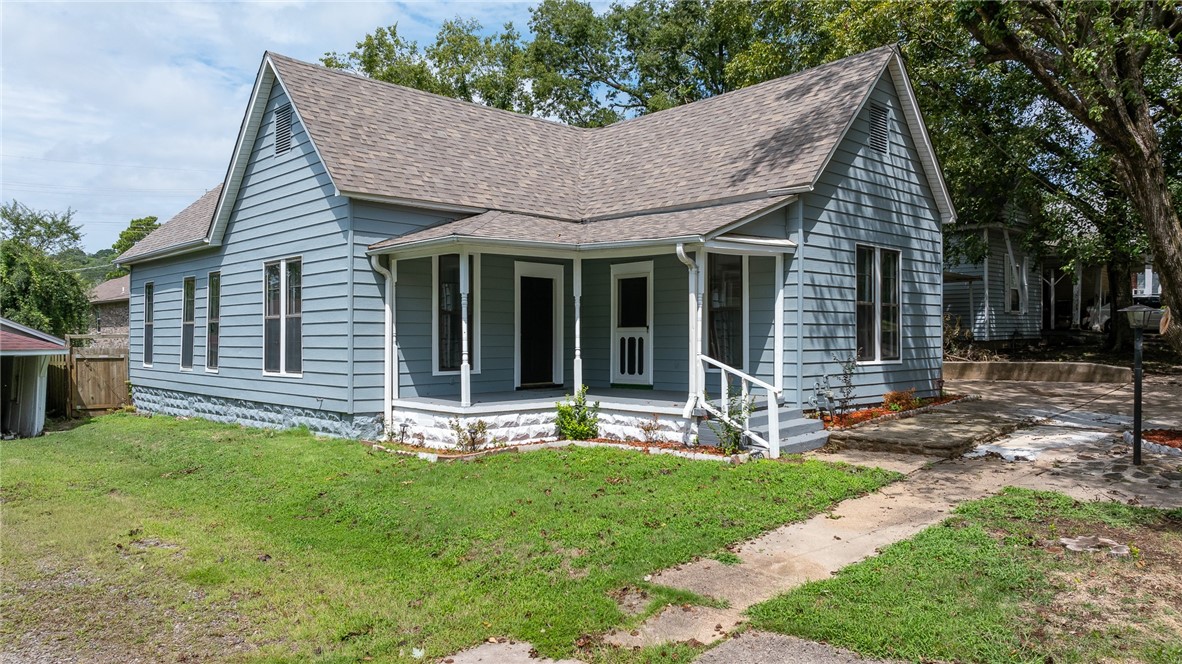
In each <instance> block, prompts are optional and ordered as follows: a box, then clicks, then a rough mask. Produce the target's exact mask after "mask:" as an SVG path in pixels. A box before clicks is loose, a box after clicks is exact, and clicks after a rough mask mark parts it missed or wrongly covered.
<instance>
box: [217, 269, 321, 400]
mask: <svg viewBox="0 0 1182 664" xmlns="http://www.w3.org/2000/svg"><path fill="white" fill-rule="evenodd" d="M291 262H298V263H299V264H300V338H301V345H302V340H303V322H304V295H303V293H304V290H303V280H304V257H303V256H288V257H286V258H279V259H276V260H266V261H263V345H262V350H263V353H262V355H261V356H260V358H261V359H262V365H263V375H264V376H267V377H268V378H303V377H304V372H303V371H302V370H301V371H300V372H298V373H293V372H290V371H287V264H288V263H291ZM271 263H276V264H278V265H279V371H267V265H269V264H271ZM219 332H220V330H219ZM219 356H220V352H219ZM300 358H301V360H300V366H301V367H302V366H303V349H302V348H301V349H300Z"/></svg>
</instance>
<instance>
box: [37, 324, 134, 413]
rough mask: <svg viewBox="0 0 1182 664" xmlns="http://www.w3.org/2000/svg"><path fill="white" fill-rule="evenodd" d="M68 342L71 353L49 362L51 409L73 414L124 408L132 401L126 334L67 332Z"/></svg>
mask: <svg viewBox="0 0 1182 664" xmlns="http://www.w3.org/2000/svg"><path fill="white" fill-rule="evenodd" d="M66 344H67V345H68V346H69V347H70V354H69V355H66V356H61V357H58V358H54V359H53V360H51V361H50V363H49V376H48V379H49V380H48V383H49V384H48V394H47V395H46V402H47V403H46V406H47V410H48V411H49V412H51V413H54V414H60V415H68V416H70V417H74V416H79V415H90V414H97V413H101V412H103V411H106V410H113V409H116V408H122V407H123V406H125V405H127V404H129V403H130V402H131V399H130V397H129V395H128V387H127V377H128V374H127V337H118V336H111V335H101V334H77V335H67V336H66Z"/></svg>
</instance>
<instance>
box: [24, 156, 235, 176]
mask: <svg viewBox="0 0 1182 664" xmlns="http://www.w3.org/2000/svg"><path fill="white" fill-rule="evenodd" d="M0 158H4V159H24V160H28V161H48V162H53V163H55V164H81V165H85V166H107V167H112V168H142V169H145V170H153V171H184V172H188V173H221V172H222V171H221V169H217V168H180V167H177V166H148V165H146V164H116V163H107V162H101V161H71V160H69V159H49V158H47V157H26V156H23V155H15V154H0Z"/></svg>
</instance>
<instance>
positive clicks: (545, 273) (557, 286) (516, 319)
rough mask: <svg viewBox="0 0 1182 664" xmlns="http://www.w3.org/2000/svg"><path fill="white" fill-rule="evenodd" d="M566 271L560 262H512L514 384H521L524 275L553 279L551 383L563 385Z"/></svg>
mask: <svg viewBox="0 0 1182 664" xmlns="http://www.w3.org/2000/svg"><path fill="white" fill-rule="evenodd" d="M565 274H566V269H565V267H564V266H562V265H560V264H557V263H529V262H525V261H514V262H513V385H514V386H515V387H520V386H521V328H522V323H521V278H522V277H536V278H539V279H550V280H552V281H553V282H554V316H553V318H554V321H553V334H554V358H553V361H552V362H553V364H552V365H551V366H552V369H551V382H553V383H554V384H555V385H562V384H563V379H564V374H563V360H564V359H565V357H566V339H565V338H564V337H563V333H564V327H563V322H564V320H565V319H566V311H565V309H564V308H563V293H565V292H566V291H565V284H564V282H563V279H564V277H565ZM576 389H577V388H576Z"/></svg>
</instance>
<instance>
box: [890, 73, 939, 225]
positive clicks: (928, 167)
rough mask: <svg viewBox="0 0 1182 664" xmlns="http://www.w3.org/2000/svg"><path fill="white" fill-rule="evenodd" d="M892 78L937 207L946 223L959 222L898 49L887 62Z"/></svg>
mask: <svg viewBox="0 0 1182 664" xmlns="http://www.w3.org/2000/svg"><path fill="white" fill-rule="evenodd" d="M887 66H888V68H889V69H890V72H891V78H892V79H893V81H892V82H893V83H894V84H895V94H896V95H898V97H899V100H900V101H901V102H902V105H903V116H904V117H906V118H907V126H908V127H909V128H910V129H911V137H912V140H914V141H915V147H916V150H918V151H919V160H920V162H921V163H922V164H923V168H924V173H925V174H926V175H927V176H928V186H929V187H931V189H932V194H933V195H934V196H935V197H936V207H938V208H939V209H940V213H941V215H942V216H943V218H944V219H943V222H944V223H945V224H952V223H955V222H956V208H954V207H953V205H952V195H951V194H950V193H949V192H948V183H947V182H945V181H944V171H943V169H941V168H940V159H939V157H938V156H936V149H935V147H933V146H932V138H931V136H930V135H929V134H928V128H927V123H926V122H924V120H923V111H922V110H921V109H920V108H919V102H918V101H917V100H916V99H915V89H914V88H912V87H911V78H910V77H909V76H907V67H906V65H905V64H904V63H903V56H902V55H901V54H900V53H899V51H898V49H895V52H894V55H893V56H892V57H891V59H890V61H889V62H888V63H887Z"/></svg>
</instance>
